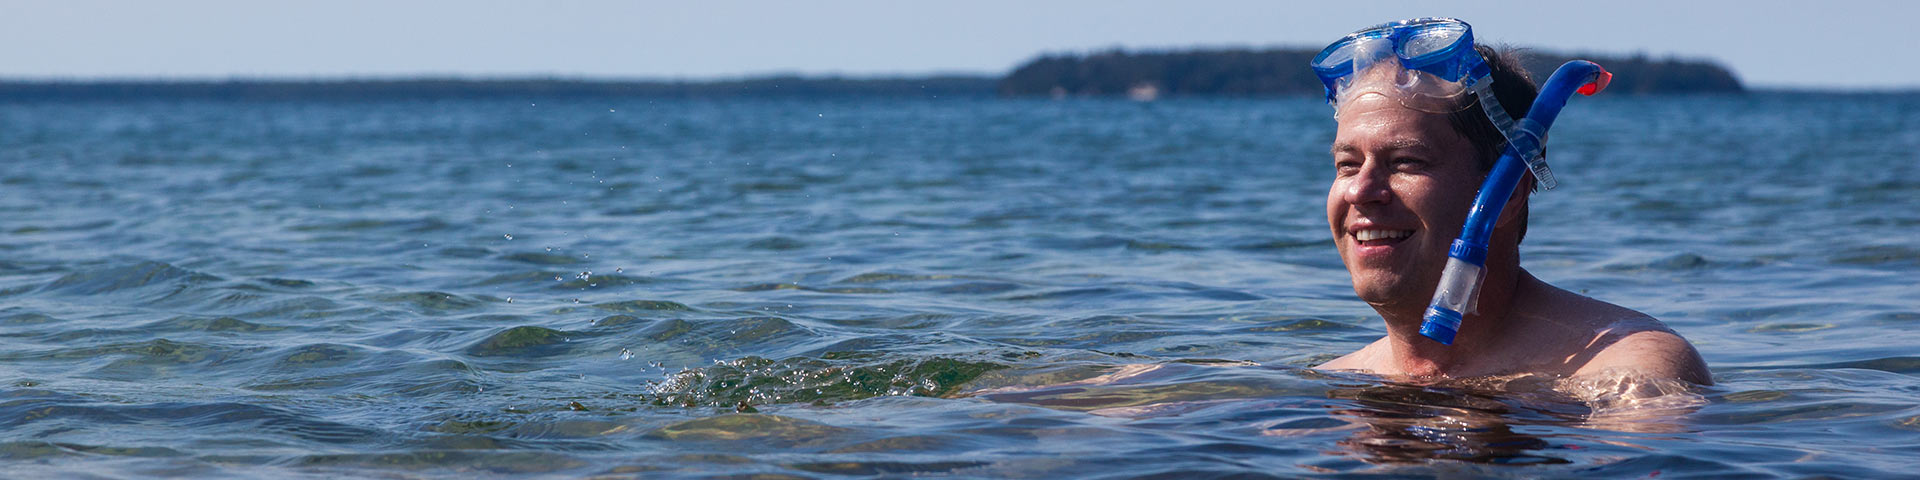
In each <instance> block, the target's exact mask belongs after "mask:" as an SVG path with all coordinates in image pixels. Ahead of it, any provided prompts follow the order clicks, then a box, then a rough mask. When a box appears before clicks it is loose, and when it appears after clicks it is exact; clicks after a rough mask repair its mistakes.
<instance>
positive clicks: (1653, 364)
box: [1573, 317, 1713, 385]
mask: <svg viewBox="0 0 1920 480" xmlns="http://www.w3.org/2000/svg"><path fill="white" fill-rule="evenodd" d="M1648 322H1651V324H1648ZM1633 323H1635V324H1638V325H1635V326H1627V327H1623V330H1622V331H1615V332H1605V333H1603V334H1602V335H1603V337H1602V338H1603V341H1602V342H1600V343H1599V344H1598V345H1596V346H1597V347H1598V350H1599V351H1598V352H1595V353H1594V354H1593V357H1592V358H1591V359H1590V360H1587V362H1586V364H1584V365H1581V366H1580V368H1579V369H1578V370H1575V371H1574V373H1573V375H1574V376H1576V377H1578V376H1586V375H1597V374H1601V373H1623V372H1624V373H1632V374H1636V375H1641V376H1646V377H1652V378H1676V379H1680V380H1686V381H1689V382H1693V383H1697V384H1701V385H1712V384H1713V377H1712V376H1711V375H1710V374H1709V372H1708V371H1707V362H1706V361H1705V360H1703V359H1701V358H1700V352H1699V351H1697V350H1694V348H1693V344H1692V343H1688V342H1687V339H1685V338H1681V337H1680V335H1679V334H1675V333H1673V331H1672V330H1669V329H1667V328H1665V325H1664V324H1660V323H1659V321H1658V320H1654V319H1653V318H1652V317H1646V318H1645V319H1644V320H1641V321H1635V322H1633ZM1655 326H1657V328H1656V327H1655ZM1634 327H1638V328H1634Z"/></svg>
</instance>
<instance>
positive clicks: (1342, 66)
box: [1312, 17, 1591, 190]
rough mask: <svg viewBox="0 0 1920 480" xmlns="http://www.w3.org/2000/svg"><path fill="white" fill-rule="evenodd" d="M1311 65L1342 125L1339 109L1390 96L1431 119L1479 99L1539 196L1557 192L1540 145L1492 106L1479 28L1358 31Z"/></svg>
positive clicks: (1433, 20) (1413, 23)
mask: <svg viewBox="0 0 1920 480" xmlns="http://www.w3.org/2000/svg"><path fill="white" fill-rule="evenodd" d="M1312 65H1313V73H1314V74H1315V75H1317V76H1319V77H1320V83H1321V84H1323V85H1324V86H1325V87H1326V90H1327V103H1328V104H1330V105H1333V116H1334V118H1339V117H1340V106H1341V105H1344V104H1346V102H1348V101H1351V100H1353V99H1357V98H1360V97H1362V96H1365V95H1385V96H1387V97H1390V98H1393V99H1395V100H1398V101H1399V102H1400V104H1401V105H1403V106H1406V107H1407V108H1411V109H1414V110H1419V111H1422V112H1427V113H1453V112H1457V111H1460V110H1465V109H1466V108H1467V107H1469V106H1471V105H1472V100H1474V99H1477V100H1478V101H1479V102H1480V110H1481V111H1483V112H1486V114H1487V120H1488V121H1490V122H1492V123H1493V126H1494V128H1496V129H1498V130H1499V131H1500V134H1501V135H1503V136H1505V137H1506V140H1507V143H1508V144H1509V145H1515V146H1517V147H1520V148H1521V149H1522V150H1521V153H1522V154H1524V155H1523V156H1522V157H1521V159H1522V160H1524V161H1525V162H1526V163H1527V168H1528V169H1529V170H1530V171H1532V173H1533V177H1534V180H1535V181H1536V183H1538V184H1539V185H1540V188H1541V189H1542V190H1552V189H1553V187H1555V186H1557V185H1558V183H1557V182H1555V181H1554V180H1553V171H1552V170H1549V169H1548V168H1547V161H1546V159H1545V158H1542V157H1541V156H1540V143H1541V142H1540V137H1539V136H1533V137H1531V138H1522V139H1520V140H1519V141H1516V140H1515V138H1516V137H1521V136H1524V135H1517V134H1518V133H1520V132H1516V131H1515V128H1516V125H1515V122H1514V121H1513V117H1512V116H1509V115H1508V114H1507V110H1506V108H1504V107H1502V106H1501V105H1500V101H1499V100H1498V99H1496V98H1494V96H1493V69H1492V68H1490V67H1488V66H1487V61H1486V59H1484V58H1481V57H1480V52H1479V51H1477V50H1474V43H1473V26H1472V25H1468V24H1467V22H1463V21H1460V20H1458V19H1452V18H1440V17H1428V18H1416V19H1412V20H1402V21H1398V22H1389V23H1383V24H1379V25H1375V26H1372V27H1368V28H1364V29H1360V30H1359V31H1356V32H1353V33H1349V34H1347V36H1345V37H1341V38H1340V40H1338V41H1335V42H1333V44H1331V45H1327V48H1326V49H1323V50H1320V54H1319V55H1315V56H1314V57H1313V63H1312ZM1467 95H1473V97H1474V98H1473V99H1469V98H1467ZM1589 95H1591V93H1589ZM1542 131H1543V132H1544V129H1543V130H1542Z"/></svg>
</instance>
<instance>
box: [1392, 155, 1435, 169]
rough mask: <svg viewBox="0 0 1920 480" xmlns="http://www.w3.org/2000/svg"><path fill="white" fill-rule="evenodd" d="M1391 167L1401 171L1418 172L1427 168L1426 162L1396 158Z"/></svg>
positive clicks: (1416, 159)
mask: <svg viewBox="0 0 1920 480" xmlns="http://www.w3.org/2000/svg"><path fill="white" fill-rule="evenodd" d="M1393 166H1394V167H1395V168H1398V169H1401V170H1418V169H1422V168H1426V167H1427V161H1426V160H1421V159H1418V158H1396V159H1394V160H1393Z"/></svg>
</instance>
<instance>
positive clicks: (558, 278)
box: [553, 275, 566, 282]
mask: <svg viewBox="0 0 1920 480" xmlns="http://www.w3.org/2000/svg"><path fill="white" fill-rule="evenodd" d="M553 281H556V282H564V281H566V280H561V279H560V276H559V275H554V276H553Z"/></svg>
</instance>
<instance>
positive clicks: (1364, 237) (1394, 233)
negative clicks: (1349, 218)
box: [1353, 230, 1413, 242]
mask: <svg viewBox="0 0 1920 480" xmlns="http://www.w3.org/2000/svg"><path fill="white" fill-rule="evenodd" d="M1410 236H1413V231H1412V230H1361V231H1357V232H1353V238H1354V239H1355V240H1359V241H1362V242H1371V241H1374V240H1385V239H1389V238H1406V237H1410Z"/></svg>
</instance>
